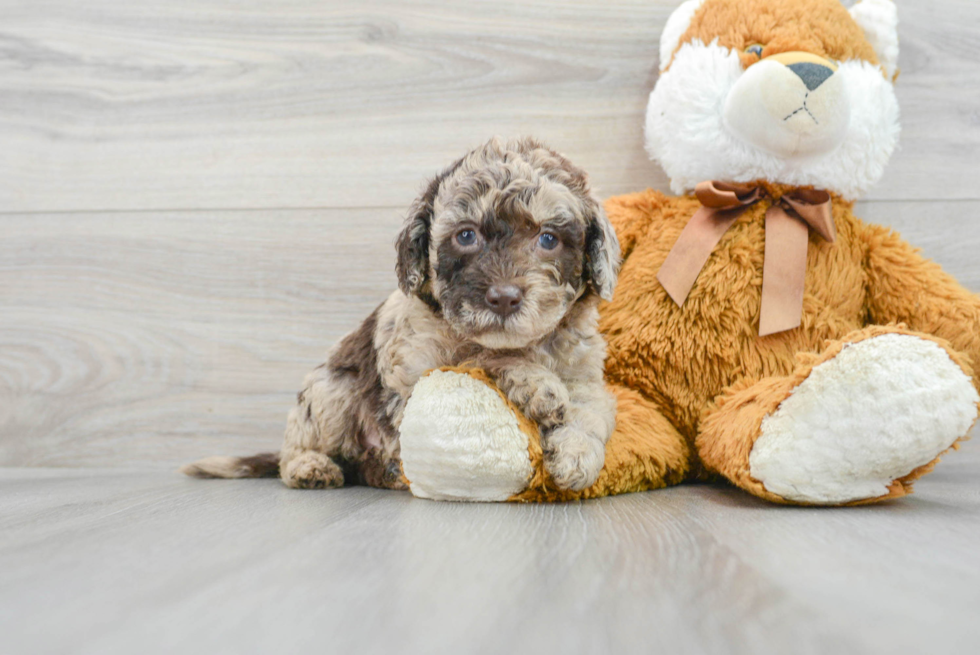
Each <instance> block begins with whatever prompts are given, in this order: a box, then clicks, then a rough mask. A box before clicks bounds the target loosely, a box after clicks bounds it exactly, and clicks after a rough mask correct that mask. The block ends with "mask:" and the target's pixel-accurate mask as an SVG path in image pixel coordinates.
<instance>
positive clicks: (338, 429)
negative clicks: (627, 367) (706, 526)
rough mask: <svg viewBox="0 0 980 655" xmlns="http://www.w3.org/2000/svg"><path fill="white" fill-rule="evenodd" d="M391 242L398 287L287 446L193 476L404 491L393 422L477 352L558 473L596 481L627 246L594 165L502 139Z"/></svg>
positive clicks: (561, 479) (328, 370)
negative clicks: (441, 374)
mask: <svg viewBox="0 0 980 655" xmlns="http://www.w3.org/2000/svg"><path fill="white" fill-rule="evenodd" d="M397 252H398V259H397V264H396V267H395V268H396V272H397V275H398V287H399V290H398V291H395V292H394V293H393V294H391V296H389V297H388V299H387V300H386V301H385V302H384V303H382V304H381V306H380V307H378V308H377V309H376V310H375V311H374V313H372V314H371V315H370V316H369V317H368V318H367V320H365V321H364V323H362V324H361V326H360V327H359V328H358V329H357V330H355V331H354V332H352V333H350V334H349V335H347V336H346V337H345V338H344V339H343V340H342V341H341V342H340V343H339V344H337V345H336V346H335V347H334V348H333V350H332V351H331V352H330V353H329V358H328V360H327V362H326V363H325V364H322V365H321V366H319V367H318V368H316V369H315V370H314V371H313V372H312V373H311V374H310V375H309V376H308V377H307V378H306V382H305V386H304V389H303V391H301V392H300V393H299V396H298V399H297V400H298V402H297V404H296V406H295V407H294V408H293V409H292V411H291V412H290V414H289V419H288V422H287V426H286V436H285V441H284V443H283V446H282V451H281V452H280V453H278V454H276V453H272V454H264V455H256V456H254V457H243V458H229V457H212V458H208V459H205V460H201V461H199V462H196V463H194V464H190V465H187V466H185V467H184V468H183V469H182V470H183V471H184V472H185V473H187V474H188V475H193V476H197V477H221V478H242V477H262V476H273V475H276V474H278V475H280V476H281V477H282V480H283V482H285V483H286V485H287V486H290V487H296V488H306V489H314V488H327V487H340V486H342V485H343V484H344V483H345V482H347V483H361V484H368V485H371V486H375V487H387V488H392V489H402V488H405V483H404V480H403V478H402V476H401V462H400V460H399V442H398V426H399V424H400V423H401V419H402V412H403V411H404V408H405V403H406V401H407V400H408V398H409V396H410V395H411V393H412V387H414V386H415V383H416V382H417V381H418V380H419V378H420V377H421V376H423V375H424V374H425V373H426V372H427V371H429V370H431V369H434V368H438V367H441V366H454V365H458V364H461V363H470V364H473V365H476V366H479V367H482V368H483V369H484V370H486V371H487V373H488V374H489V375H490V376H491V377H492V378H493V379H494V381H495V382H496V383H497V385H498V386H499V387H500V389H501V390H502V391H503V392H504V393H505V394H506V395H507V397H508V398H510V400H511V401H512V402H513V403H514V404H515V405H516V406H517V407H519V408H520V409H521V410H522V411H523V412H524V413H525V415H526V416H528V417H529V418H531V419H533V420H534V421H536V422H537V423H538V424H539V425H540V427H541V429H542V445H543V448H544V451H545V465H546V466H547V468H548V471H549V472H550V473H551V475H552V477H553V478H554V480H555V483H556V484H558V485H559V486H560V487H563V488H570V489H584V488H585V487H588V486H589V485H591V484H592V483H593V482H595V480H596V478H597V477H598V475H599V471H600V469H602V465H603V461H604V455H605V444H606V441H607V439H608V438H609V435H610V434H611V433H612V431H613V427H614V426H615V401H614V399H613V398H612V397H611V396H610V395H609V393H608V392H607V391H606V388H605V385H604V383H603V362H604V360H605V356H606V344H605V341H604V340H603V338H602V336H601V335H600V334H599V332H598V331H597V329H596V323H597V319H598V312H597V305H598V303H599V300H600V298H602V299H606V300H609V299H610V298H611V297H612V293H613V287H614V286H615V283H616V275H617V272H618V268H619V243H618V241H617V240H616V234H615V232H614V231H613V229H612V226H611V225H610V223H609V221H608V219H607V218H606V215H605V213H604V212H603V210H602V207H601V205H600V204H599V202H598V201H597V199H596V198H595V196H594V195H593V194H592V192H591V190H590V188H589V184H588V179H587V177H586V174H585V173H584V172H583V171H582V170H581V169H579V168H577V167H575V166H573V165H572V164H571V163H570V162H569V161H568V160H567V159H565V158H564V157H563V156H561V155H559V154H558V153H556V152H554V151H553V150H550V149H549V148H547V147H545V146H544V145H542V144H541V143H539V142H537V141H535V140H533V139H522V140H517V141H511V142H508V143H504V142H501V141H499V140H497V139H493V140H491V141H490V142H488V143H487V144H485V145H484V146H482V147H480V148H477V149H476V150H474V151H472V152H470V153H469V154H467V155H466V156H464V157H463V158H462V159H460V160H458V161H457V162H455V163H454V164H453V165H451V166H449V167H448V168H447V169H445V170H444V171H442V172H441V173H439V174H438V175H437V176H436V177H435V179H433V180H432V181H431V182H430V183H429V184H428V185H427V187H426V188H425V191H424V193H423V194H422V196H421V197H420V198H418V199H417V200H416V201H415V203H414V204H413V205H412V207H411V210H410V213H409V216H408V219H407V220H406V221H405V225H404V227H403V229H402V231H401V234H400V235H399V237H398V240H397Z"/></svg>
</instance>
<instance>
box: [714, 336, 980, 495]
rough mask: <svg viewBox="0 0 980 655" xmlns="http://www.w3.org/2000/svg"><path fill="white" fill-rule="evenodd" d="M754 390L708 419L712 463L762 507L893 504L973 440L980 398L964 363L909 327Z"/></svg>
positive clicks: (842, 347) (809, 361)
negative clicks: (969, 438)
mask: <svg viewBox="0 0 980 655" xmlns="http://www.w3.org/2000/svg"><path fill="white" fill-rule="evenodd" d="M800 359H801V361H800V364H799V366H798V367H797V369H796V370H795V371H794V372H793V373H792V374H791V375H789V376H786V377H779V378H765V379H762V380H758V381H748V382H745V383H744V384H740V385H736V386H735V387H733V388H731V389H728V390H727V391H726V392H725V393H724V394H722V395H721V396H720V397H719V398H717V399H716V400H715V402H714V404H713V405H712V407H711V408H709V410H708V411H707V412H706V414H705V416H704V418H703V419H702V421H701V426H700V432H699V434H698V437H697V441H696V447H697V450H698V453H699V454H700V456H701V458H702V460H703V461H704V463H705V464H706V465H707V466H708V467H709V469H711V470H714V471H716V472H718V473H720V474H722V475H724V476H725V477H726V478H728V479H729V480H731V481H732V482H733V483H734V484H736V485H737V486H739V487H741V488H742V489H744V490H746V491H748V492H750V493H753V494H755V495H756V496H760V497H762V498H765V499H768V500H771V501H774V502H780V503H795V504H802V505H847V504H858V503H866V502H875V501H879V500H884V499H886V498H897V497H900V496H904V495H905V494H907V493H910V492H911V489H912V482H913V481H914V480H916V479H917V478H919V477H921V476H922V475H925V474H926V473H928V472H929V471H930V470H932V467H933V466H934V465H935V464H936V462H937V461H938V459H939V455H940V454H942V453H943V452H945V451H946V450H948V449H949V448H950V447H953V446H954V445H955V444H956V443H957V441H959V440H960V439H962V438H963V437H965V436H966V434H967V432H969V429H970V427H971V426H972V424H973V422H974V420H975V419H976V417H977V402H978V400H980V398H978V396H977V393H976V391H975V390H974V387H973V385H972V383H971V379H970V376H971V375H972V371H971V369H970V367H969V365H968V364H967V363H966V361H965V358H964V357H963V356H962V355H960V354H959V353H957V352H956V351H954V350H952V349H951V348H950V346H949V344H948V343H947V342H945V341H943V340H941V339H937V338H934V337H931V336H928V335H924V334H917V333H913V332H911V331H909V330H906V329H904V327H901V326H899V327H894V326H888V327H869V328H865V329H863V330H860V331H857V332H855V333H853V334H851V335H849V336H848V337H847V338H845V339H844V340H842V341H838V342H831V343H830V344H829V345H828V346H827V348H826V349H825V350H824V352H823V353H822V354H820V355H819V356H814V355H809V356H801V358H800Z"/></svg>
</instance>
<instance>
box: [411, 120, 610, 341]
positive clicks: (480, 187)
mask: <svg viewBox="0 0 980 655" xmlns="http://www.w3.org/2000/svg"><path fill="white" fill-rule="evenodd" d="M397 249H398V263H397V265H396V272H397V274H398V284H399V287H400V288H401V290H402V292H404V293H405V294H406V295H415V296H418V297H419V298H421V299H423V300H424V301H425V302H426V303H428V304H429V306H430V307H432V308H433V309H434V310H436V311H440V312H441V313H442V315H443V316H444V317H445V318H446V320H447V321H448V322H449V323H450V325H452V327H453V328H454V330H455V331H456V332H458V333H459V334H460V335H461V336H463V337H466V338H470V339H472V340H474V341H476V342H477V343H479V344H481V345H483V346H485V347H488V348H522V347H524V346H526V345H528V344H530V343H532V342H534V341H536V340H538V339H541V338H542V337H544V336H545V335H547V334H549V333H551V332H553V331H554V330H555V328H556V327H558V325H559V324H560V323H561V321H562V319H563V318H564V317H565V316H566V315H568V313H569V312H570V311H571V310H572V308H573V307H575V306H576V305H577V304H578V303H583V302H588V301H589V299H590V298H592V299H593V302H594V298H595V297H596V296H598V297H601V298H604V299H607V300H608V299H610V298H611V297H612V292H613V287H614V286H615V284H616V274H617V271H618V268H619V243H618V241H617V240H616V233H615V232H614V231H613V228H612V226H611V225H610V224H609V220H608V219H607V218H606V215H605V213H604V212H603V210H602V206H601V205H600V204H599V202H598V200H597V199H596V198H595V196H594V195H593V194H592V192H591V190H590V188H589V184H588V178H587V177H586V175H585V173H584V172H583V171H582V170H581V169H579V168H577V167H575V166H573V165H572V164H571V163H570V162H569V161H568V160H567V159H565V158H564V157H562V156H561V155H559V154H558V153H556V152H554V151H553V150H550V149H548V148H547V147H545V146H543V145H541V144H540V143H538V142H537V141H534V140H533V139H522V140H518V141H511V142H507V143H505V142H502V141H500V140H498V139H493V140H491V141H490V142H488V143H487V144H485V145H484V146H482V147H480V148H477V149H476V150H474V151H472V152H470V153H469V154H467V155H466V156H465V157H463V158H462V159H460V160H459V161H457V162H456V163H454V164H453V165H452V166H450V167H449V168H447V169H445V170H444V171H442V172H441V173H440V174H439V175H437V176H436V177H435V179H433V180H432V181H431V182H430V183H429V184H428V186H427V188H426V189H425V191H424V192H423V194H422V196H421V197H420V198H419V199H418V200H416V201H415V203H414V204H413V205H412V209H411V211H410V214H409V217H408V219H407V220H406V222H405V227H404V228H403V230H402V232H401V234H400V236H399V237H398V245H397Z"/></svg>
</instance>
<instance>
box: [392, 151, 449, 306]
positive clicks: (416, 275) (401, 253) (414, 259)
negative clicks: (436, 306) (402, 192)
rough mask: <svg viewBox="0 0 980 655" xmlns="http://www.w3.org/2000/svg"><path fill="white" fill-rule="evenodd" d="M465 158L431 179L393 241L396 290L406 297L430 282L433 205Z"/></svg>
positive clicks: (413, 204) (419, 292)
mask: <svg viewBox="0 0 980 655" xmlns="http://www.w3.org/2000/svg"><path fill="white" fill-rule="evenodd" d="M465 159H466V158H465V157H462V158H460V159H458V160H457V161H455V162H454V163H453V164H452V166H449V167H448V168H446V169H445V170H444V171H442V172H441V173H439V174H438V175H436V176H435V177H434V178H432V180H430V181H429V183H428V184H426V185H425V191H423V192H422V195H421V196H419V197H418V198H417V199H416V200H415V202H413V203H412V207H411V208H410V209H409V211H408V218H406V219H405V224H404V226H403V227H402V231H401V233H400V234H399V235H398V239H397V240H396V242H395V250H396V251H397V252H398V259H397V260H396V261H395V274H396V275H397V276H398V288H399V289H401V290H402V293H404V294H405V295H406V296H411V295H416V296H418V295H420V294H421V291H422V289H423V288H424V287H425V283H426V282H428V280H429V233H430V231H431V230H432V219H433V205H434V204H435V201H436V196H437V195H439V187H440V186H441V185H442V182H443V180H445V179H446V178H447V177H449V176H450V175H452V174H453V173H455V172H456V169H457V168H459V167H460V165H461V164H462V163H463V161H464V160H465Z"/></svg>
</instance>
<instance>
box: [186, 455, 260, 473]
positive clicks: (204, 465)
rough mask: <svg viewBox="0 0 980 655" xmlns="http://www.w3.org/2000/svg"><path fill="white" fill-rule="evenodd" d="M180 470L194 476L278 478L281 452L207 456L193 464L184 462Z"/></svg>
mask: <svg viewBox="0 0 980 655" xmlns="http://www.w3.org/2000/svg"><path fill="white" fill-rule="evenodd" d="M180 472H181V473H183V474H184V475H189V476H191V477H192V478H276V477H279V453H260V454H258V455H252V456H251V457H206V458H204V459H200V460H198V461H196V462H194V463H193V464H184V465H183V466H181V467H180Z"/></svg>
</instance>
